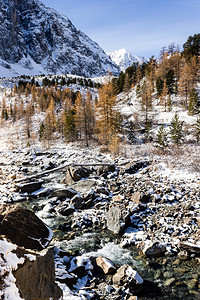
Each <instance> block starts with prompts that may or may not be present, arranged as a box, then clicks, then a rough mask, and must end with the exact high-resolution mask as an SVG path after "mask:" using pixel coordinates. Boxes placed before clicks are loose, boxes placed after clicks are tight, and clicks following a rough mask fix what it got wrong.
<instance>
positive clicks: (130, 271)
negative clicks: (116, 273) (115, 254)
mask: <svg viewBox="0 0 200 300" xmlns="http://www.w3.org/2000/svg"><path fill="white" fill-rule="evenodd" d="M126 275H127V276H128V280H131V279H132V278H134V279H135V280H136V282H137V284H143V282H144V281H143V279H142V277H140V275H139V274H138V273H137V272H136V271H135V270H133V269H132V268H131V267H130V266H129V267H128V268H127V270H126Z"/></svg>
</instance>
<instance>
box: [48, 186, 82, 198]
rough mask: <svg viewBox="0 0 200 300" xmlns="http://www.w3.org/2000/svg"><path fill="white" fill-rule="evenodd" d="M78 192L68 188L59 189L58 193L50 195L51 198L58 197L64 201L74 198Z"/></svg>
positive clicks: (54, 192)
mask: <svg viewBox="0 0 200 300" xmlns="http://www.w3.org/2000/svg"><path fill="white" fill-rule="evenodd" d="M76 194H77V192H76V191H75V190H73V189H70V188H67V189H59V190H57V191H53V192H52V193H51V194H50V195H49V198H54V197H57V199H58V200H63V199H65V198H69V199H71V198H73V197H74V196H75V195H76Z"/></svg>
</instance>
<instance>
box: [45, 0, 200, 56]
mask: <svg viewBox="0 0 200 300" xmlns="http://www.w3.org/2000/svg"><path fill="white" fill-rule="evenodd" d="M41 1H42V2H43V3H44V4H45V5H46V6H48V7H51V8H54V9H55V10H57V11H58V12H60V13H62V14H64V15H66V16H67V17H68V18H69V19H70V20H71V22H72V23H73V24H74V25H75V26H76V27H77V28H78V29H80V30H81V31H83V32H84V33H86V34H87V35H88V36H89V37H90V38H92V39H93V40H94V41H95V42H97V43H98V44H99V45H100V46H101V47H102V48H103V49H104V51H106V52H108V51H113V50H118V49H121V48H125V49H126V50H128V51H130V52H131V53H134V54H136V55H140V56H145V57H147V58H149V57H151V56H152V55H154V56H155V57H158V56H159V53H160V50H161V48H162V47H164V46H168V45H169V44H171V43H175V44H176V45H179V46H180V49H182V45H183V43H184V42H186V40H187V38H188V37H189V36H190V35H194V34H195V33H200V1H199V0H164V1H163V0H101V1H99V0H98V1H97V0H74V1H73V0H70V1H68V0H41Z"/></svg>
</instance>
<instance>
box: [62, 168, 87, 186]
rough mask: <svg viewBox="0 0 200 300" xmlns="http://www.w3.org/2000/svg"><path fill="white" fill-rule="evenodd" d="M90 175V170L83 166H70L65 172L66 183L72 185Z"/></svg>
mask: <svg viewBox="0 0 200 300" xmlns="http://www.w3.org/2000/svg"><path fill="white" fill-rule="evenodd" d="M88 176H89V170H88V169H86V168H83V167H79V168H74V167H69V168H68V169H67V172H66V174H65V183H66V184H67V185H71V184H73V183H74V182H77V181H79V180H81V179H82V178H87V177H88Z"/></svg>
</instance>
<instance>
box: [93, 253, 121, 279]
mask: <svg viewBox="0 0 200 300" xmlns="http://www.w3.org/2000/svg"><path fill="white" fill-rule="evenodd" d="M96 265H97V267H98V269H99V270H100V271H101V272H102V273H103V274H105V275H107V274H113V273H115V272H116V270H117V268H116V266H115V265H114V263H113V262H112V261H111V260H109V259H107V258H105V257H102V256H99V257H97V258H96Z"/></svg>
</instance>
